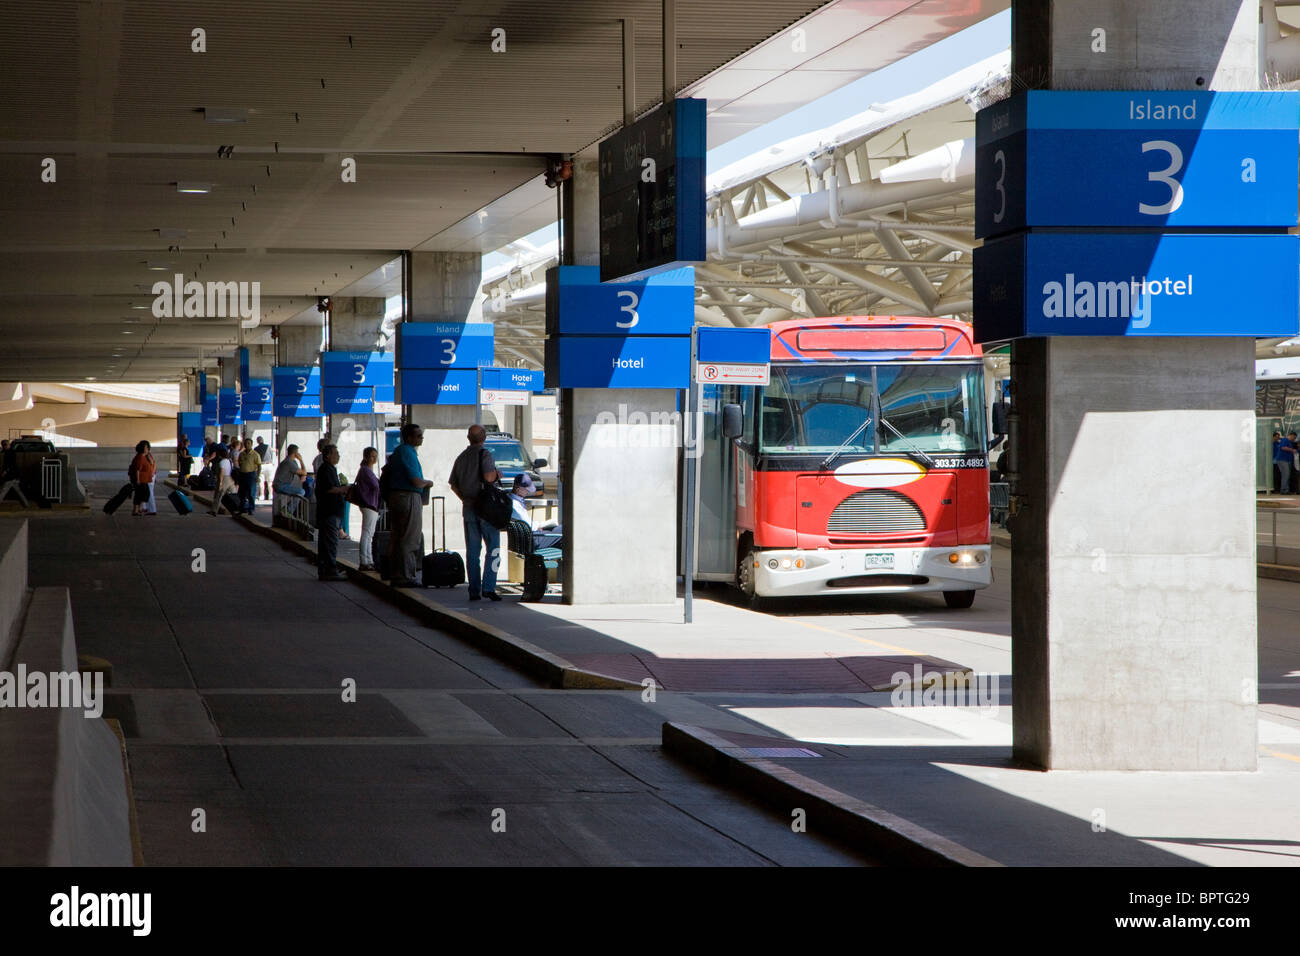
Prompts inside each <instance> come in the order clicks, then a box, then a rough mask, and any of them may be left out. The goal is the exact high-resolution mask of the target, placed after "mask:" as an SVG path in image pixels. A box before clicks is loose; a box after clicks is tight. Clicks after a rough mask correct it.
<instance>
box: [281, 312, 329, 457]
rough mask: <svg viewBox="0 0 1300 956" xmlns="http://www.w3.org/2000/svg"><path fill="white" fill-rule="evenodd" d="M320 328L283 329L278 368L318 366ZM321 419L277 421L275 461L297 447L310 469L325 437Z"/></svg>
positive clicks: (295, 326) (299, 326)
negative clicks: (320, 440)
mask: <svg viewBox="0 0 1300 956" xmlns="http://www.w3.org/2000/svg"><path fill="white" fill-rule="evenodd" d="M322 330H323V327H322V326H320V325H282V326H280V359H279V361H277V362H276V364H277V365H315V364H316V363H317V362H318V361H320V351H321V345H322ZM321 424H322V420H321V419H320V418H277V419H276V420H275V442H276V447H275V460H276V461H277V462H278V461H281V460H283V456H284V449H285V448H286V447H287V446H289V445H297V446H298V450H299V452H301V454H302V460H303V461H304V462H305V463H306V465H307V468H308V470H310V469H311V462H312V459H313V458H315V457H316V442H317V441H318V440H319V439H320V437H321Z"/></svg>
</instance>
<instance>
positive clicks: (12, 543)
mask: <svg viewBox="0 0 1300 956" xmlns="http://www.w3.org/2000/svg"><path fill="white" fill-rule="evenodd" d="M26 600H27V522H26V521H3V522H0V670H2V669H4V668H6V667H7V666H8V661H9V659H10V657H11V656H12V655H13V651H14V647H15V645H16V644H17V643H18V632H19V624H20V622H21V620H22V609H23V604H24V603H25V602H26Z"/></svg>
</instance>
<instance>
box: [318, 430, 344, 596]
mask: <svg viewBox="0 0 1300 956" xmlns="http://www.w3.org/2000/svg"><path fill="white" fill-rule="evenodd" d="M338 463H339V450H338V446H336V445H328V444H327V445H326V446H325V447H324V448H322V449H321V465H320V468H319V469H318V470H317V472H316V523H317V530H316V564H317V573H318V574H319V577H320V579H321V580H322V581H346V580H347V579H348V576H347V574H345V573H344V572H343V569H342V568H340V567H339V560H338V559H339V526H340V525H341V524H342V522H343V508H344V507H345V506H346V504H347V499H346V498H345V497H344V496H345V495H346V494H347V493H348V490H349V489H350V488H351V487H352V486H351V485H345V484H344V483H343V482H342V481H340V480H339V473H338V468H337V466H338Z"/></svg>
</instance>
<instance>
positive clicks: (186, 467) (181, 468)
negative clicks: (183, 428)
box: [176, 435, 194, 487]
mask: <svg viewBox="0 0 1300 956" xmlns="http://www.w3.org/2000/svg"><path fill="white" fill-rule="evenodd" d="M193 467H194V456H193V455H192V454H190V439H189V436H188V435H182V436H181V438H180V441H179V442H178V443H177V444H176V475H177V477H178V478H179V479H180V480H179V481H178V482H177V484H178V485H181V486H182V487H184V486H185V485H187V484H189V481H188V479H189V477H190V469H191V468H193Z"/></svg>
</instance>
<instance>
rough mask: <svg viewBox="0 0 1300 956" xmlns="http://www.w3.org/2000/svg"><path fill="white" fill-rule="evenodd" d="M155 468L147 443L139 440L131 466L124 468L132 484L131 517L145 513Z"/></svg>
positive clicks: (156, 467)
mask: <svg viewBox="0 0 1300 956" xmlns="http://www.w3.org/2000/svg"><path fill="white" fill-rule="evenodd" d="M157 469H158V466H157V464H156V463H155V462H154V459H153V453H152V452H151V451H150V450H149V443H148V442H147V441H142V442H139V443H138V444H137V445H136V446H135V457H134V458H132V459H131V466H130V467H129V468H127V470H126V476H127V478H128V479H130V481H131V484H132V485H133V486H134V491H133V493H132V497H131V502H132V507H131V514H132V516H133V517H138V516H140V515H143V514H144V513H145V511H144V507H145V505H146V504H147V503H148V502H149V490H150V488H152V487H153V478H154V473H155V472H156V471H157Z"/></svg>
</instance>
